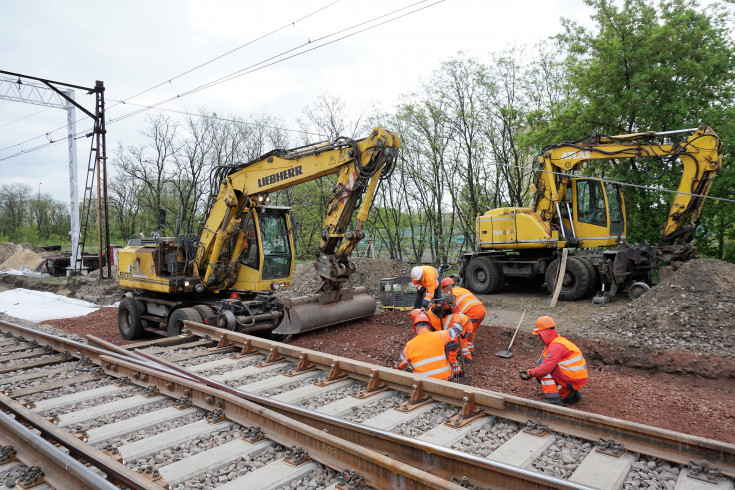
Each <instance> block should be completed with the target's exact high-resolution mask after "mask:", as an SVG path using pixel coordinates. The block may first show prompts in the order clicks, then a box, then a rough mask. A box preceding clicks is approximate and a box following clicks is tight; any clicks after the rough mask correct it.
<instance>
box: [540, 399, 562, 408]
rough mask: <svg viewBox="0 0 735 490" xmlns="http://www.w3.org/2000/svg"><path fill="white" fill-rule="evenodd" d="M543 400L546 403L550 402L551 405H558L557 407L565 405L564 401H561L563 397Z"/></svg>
mask: <svg viewBox="0 0 735 490" xmlns="http://www.w3.org/2000/svg"><path fill="white" fill-rule="evenodd" d="M541 401H542V402H544V403H548V404H549V405H556V406H557V407H563V406H564V403H563V402H562V401H561V398H544V399H543V400H541Z"/></svg>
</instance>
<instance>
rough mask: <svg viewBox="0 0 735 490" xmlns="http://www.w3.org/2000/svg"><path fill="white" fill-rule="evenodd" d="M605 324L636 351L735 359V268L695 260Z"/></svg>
mask: <svg viewBox="0 0 735 490" xmlns="http://www.w3.org/2000/svg"><path fill="white" fill-rule="evenodd" d="M600 322H601V323H602V324H605V325H607V326H608V327H609V328H610V329H614V331H617V332H618V333H619V334H620V335H622V337H623V338H627V339H628V340H630V341H631V342H632V343H633V344H634V346H637V345H640V346H646V347H650V348H652V349H656V350H658V349H674V348H689V349H696V350H700V351H702V350H704V351H706V352H717V353H723V352H726V353H732V354H735V344H734V342H735V339H734V338H733V337H734V336H735V264H731V263H728V262H723V261H720V260H709V259H698V260H691V261H689V262H687V263H685V264H684V265H682V266H681V267H680V268H679V269H678V270H677V271H676V272H674V273H673V274H672V275H671V276H670V277H668V278H666V279H665V280H663V281H661V282H660V283H659V284H658V285H656V286H655V287H653V288H651V290H650V291H648V292H646V293H645V294H643V295H642V296H640V297H639V298H637V299H635V300H634V301H631V302H630V303H628V304H627V305H626V306H625V307H624V308H623V309H621V310H619V311H617V312H615V313H612V314H608V315H601V317H600Z"/></svg>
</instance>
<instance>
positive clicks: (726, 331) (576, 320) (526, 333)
mask: <svg viewBox="0 0 735 490" xmlns="http://www.w3.org/2000/svg"><path fill="white" fill-rule="evenodd" d="M2 245H4V244H0V252H2V251H3V247H2ZM15 251H17V249H16V250H15ZM355 263H356V264H357V265H358V271H359V272H358V274H359V275H356V276H353V277H354V279H355V280H354V283H356V284H353V285H357V284H360V283H361V284H364V285H366V286H368V288H369V289H370V291H371V293H372V294H373V295H374V296H375V297H376V298H378V295H379V283H380V279H382V278H386V277H394V276H398V275H401V272H402V271H405V272H406V273H407V272H408V271H409V270H410V265H408V264H406V263H404V262H399V261H390V260H385V259H378V260H376V259H362V258H359V259H355ZM319 285H320V281H319V280H318V278H317V275H316V272H315V271H314V268H313V264H301V265H298V266H297V267H296V270H295V272H294V287H293V288H292V290H291V291H290V293H289V295H291V296H298V295H302V294H308V293H311V292H314V291H316V289H317V288H318V287H319ZM14 287H25V288H27V289H41V290H48V291H52V292H55V293H57V294H64V295H68V296H72V297H76V298H80V299H85V300H87V301H92V302H95V303H97V304H111V303H113V302H115V301H118V300H119V299H120V297H121V296H122V294H123V293H124V291H125V290H123V289H121V288H118V287H117V286H116V284H115V283H114V282H108V281H107V280H105V281H99V280H98V279H97V278H96V277H92V276H86V277H79V278H68V279H67V278H52V279H46V280H35V279H31V278H25V277H19V276H2V275H0V290H2V289H9V288H14ZM480 299H481V300H482V302H483V304H485V306H486V309H487V311H488V314H487V316H486V318H485V321H484V323H483V326H482V327H481V330H480V332H479V333H478V338H477V340H476V344H477V350H476V353H475V357H476V359H475V362H474V363H473V364H472V365H470V366H469V367H468V373H469V374H470V375H471V384H473V385H476V386H479V387H483V388H487V389H491V390H495V391H499V392H503V393H508V394H512V395H517V396H522V397H526V398H533V399H536V398H540V397H541V391H540V389H539V387H538V385H537V384H536V383H534V382H523V381H521V380H520V379H519V378H518V372H519V371H520V370H521V369H527V368H529V367H532V366H533V365H535V363H536V359H537V357H538V356H539V355H540V353H541V351H542V350H543V345H541V342H540V341H539V340H538V339H537V338H536V337H535V336H532V335H531V334H530V331H531V330H532V329H533V324H534V322H535V319H536V318H538V317H539V316H541V315H551V316H553V317H554V318H555V319H556V321H557V323H558V325H559V326H558V328H559V331H560V333H561V334H562V335H565V336H566V337H567V338H569V339H570V340H572V341H573V342H575V343H577V345H579V347H580V348H581V349H582V351H583V353H584V354H585V356H586V357H587V360H588V362H589V366H590V382H589V384H588V385H587V386H586V387H585V388H584V396H585V398H584V400H583V401H582V402H581V403H580V404H578V405H576V406H575V408H578V409H579V410H583V411H589V412H594V413H599V414H602V415H608V416H613V417H619V418H623V419H626V420H630V421H633V422H639V423H643V424H650V425H654V426H657V427H662V428H665V429H670V430H675V431H680V432H685V433H689V434H694V435H698V436H702V437H709V438H715V439H719V440H722V441H726V442H730V443H735V409H734V408H733V407H735V346H733V340H732V339H733V335H735V330H734V323H735V318H734V317H733V312H735V266H733V265H732V264H727V263H724V262H720V261H711V260H696V261H691V262H689V263H687V264H685V265H684V266H683V267H682V268H680V269H679V270H678V271H677V272H676V273H674V274H673V275H672V276H671V277H669V278H668V279H666V280H665V281H662V283H661V284H659V285H658V286H656V287H654V288H653V289H651V291H648V292H647V293H646V294H644V295H643V296H641V297H640V298H638V299H637V300H634V301H630V300H628V299H627V297H626V296H624V295H623V294H622V293H621V294H619V295H618V297H617V298H616V299H615V300H614V301H613V303H611V304H610V305H608V306H606V307H604V308H599V307H597V306H593V305H592V304H591V302H590V301H589V300H584V301H577V302H559V303H558V304H557V306H556V307H555V308H551V307H550V306H549V299H550V295H549V293H548V292H547V291H546V290H545V289H544V288H542V287H538V288H535V289H532V290H523V291H521V290H513V289H509V290H507V291H505V292H503V293H500V294H496V295H481V296H480ZM524 310H525V311H526V314H525V317H524V319H523V322H522V324H521V327H520V331H519V333H518V337H517V338H516V341H515V344H514V347H513V349H512V350H513V352H514V355H513V357H511V358H509V359H503V358H500V357H497V356H496V355H495V352H497V351H499V350H501V349H505V348H507V346H508V345H507V344H508V342H509V341H510V337H511V336H512V332H513V330H514V329H515V327H516V325H517V324H518V321H519V319H520V318H521V315H522V313H523V311H524ZM378 311H379V313H378V314H376V315H374V316H372V317H369V318H367V319H364V320H361V321H357V322H353V323H352V324H347V325H343V326H340V327H331V328H326V329H324V330H320V331H316V332H309V333H306V334H303V335H301V336H299V337H294V338H288V339H287V342H289V343H293V344H294V345H299V346H303V347H306V348H311V349H315V350H320V351H324V352H330V353H333V354H335V355H340V356H345V357H350V358H354V359H359V360H363V361H368V362H375V363H377V364H381V365H383V366H392V363H393V361H394V360H396V359H397V357H398V355H399V354H400V351H401V349H402V348H403V345H404V344H405V343H406V342H407V341H408V340H409V339H410V338H411V336H412V335H413V330H412V329H411V327H410V324H409V318H408V313H405V312H393V313H382V312H381V310H378ZM44 323H45V324H47V325H51V326H54V327H57V328H60V329H62V330H65V331H67V332H70V333H76V334H79V335H85V334H93V335H95V336H98V337H101V338H103V339H104V340H108V341H110V342H113V343H116V344H125V343H126V342H125V341H124V340H122V339H121V338H120V336H119V333H118V331H117V326H116V325H117V312H116V309H115V308H101V309H100V310H99V311H97V312H95V313H92V314H89V315H87V316H85V317H81V318H76V319H64V320H52V321H48V322H44ZM366 338H369V339H378V341H377V342H375V341H373V342H359V340H358V339H366ZM662 414H665V415H664V416H662Z"/></svg>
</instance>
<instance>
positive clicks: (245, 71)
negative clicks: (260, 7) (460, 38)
mask: <svg viewBox="0 0 735 490" xmlns="http://www.w3.org/2000/svg"><path fill="white" fill-rule="evenodd" d="M428 1H430V0H420V1H418V2H415V3H413V4H411V5H408V6H406V7H402V8H400V9H396V10H394V11H392V12H389V13H387V14H384V15H382V16H378V17H374V18H372V19H370V20H368V21H364V22H360V23H357V24H355V25H353V26H351V27H348V28H345V29H341V30H339V31H336V32H334V33H331V34H328V35H326V36H322V37H321V38H318V39H316V40H315V41H311V40H309V41H308V42H307V43H304V44H301V45H299V46H296V47H294V48H291V49H289V50H286V51H284V52H282V53H280V54H278V55H275V56H272V57H270V58H267V59H265V60H263V61H260V62H258V63H255V64H253V65H250V66H249V67H246V68H243V69H241V70H238V71H236V72H233V73H231V74H229V75H226V76H224V77H221V78H219V79H216V80H213V81H212V82H209V83H206V84H203V85H200V86H198V87H195V88H193V89H190V90H188V91H186V92H183V93H181V94H178V95H176V96H175V97H169V98H168V99H165V100H161V101H159V102H156V103H154V104H150V105H147V106H144V108H142V109H140V110H136V111H133V112H130V113H128V114H125V115H123V116H121V117H118V118H114V119H109V120H108V123H107V124H108V125H109V124H114V123H115V122H119V121H122V120H124V119H128V118H129V117H133V116H136V115H138V114H141V113H143V112H147V111H149V110H151V109H154V108H157V107H158V106H160V105H163V104H166V103H168V102H171V101H172V100H176V99H179V98H182V97H185V96H187V95H191V94H193V93H195V92H199V91H201V90H204V89H207V88H210V87H213V86H215V85H218V84H220V83H224V82H227V81H230V80H233V79H235V78H238V77H240V76H244V75H248V74H250V73H253V72H255V71H258V70H261V69H263V68H266V67H268V66H272V65H275V64H278V63H280V62H282V61H286V60H288V59H291V58H294V57H297V56H300V55H302V54H306V53H308V52H311V51H314V50H316V49H319V48H322V47H325V46H327V45H329V44H333V43H335V42H338V41H341V40H344V39H347V38H349V37H352V36H354V35H357V34H360V33H362V32H365V31H368V30H371V29H374V28H376V27H379V26H381V25H384V24H387V23H389V22H393V21H395V20H398V19H401V18H403V17H406V16H408V15H411V14H414V13H416V12H419V11H421V10H424V9H427V8H429V7H433V6H434V5H437V4H439V3H443V2H444V1H445V0H436V1H434V3H431V4H429V5H425V6H423V7H420V8H417V9H415V10H412V11H410V12H406V13H404V14H401V15H399V16H397V17H394V18H390V19H387V20H384V21H382V22H379V23H377V24H375V25H372V26H368V27H365V28H363V29H360V30H358V31H356V32H353V33H350V34H346V35H344V36H342V37H339V38H337V39H334V40H332V41H328V42H325V43H323V44H320V45H319V46H315V47H313V48H310V49H305V50H303V51H299V52H297V53H294V54H292V55H290V56H287V57H284V58H281V59H278V58H279V57H282V56H284V55H286V54H288V53H290V52H292V51H295V50H298V49H300V48H303V47H305V46H307V45H309V44H311V43H313V42H318V41H321V40H324V39H328V38H330V37H333V36H335V35H337V34H340V33H342V32H345V31H349V30H352V29H355V28H357V27H359V26H361V25H365V24H369V23H372V22H375V21H376V20H379V19H381V18H385V17H388V16H391V15H394V14H396V13H398V12H401V11H403V10H406V9H410V8H413V7H415V6H417V5H420V4H423V3H426V2H428ZM335 3H336V2H335ZM331 5H333V4H330V6H331ZM324 8H326V7H324ZM321 10H323V8H322V9H321ZM304 18H305V17H304ZM302 19H303V18H302ZM274 32H275V31H274ZM272 60H274V61H272ZM205 64H207V63H205ZM203 65H204V64H203ZM203 65H202V66H203ZM258 65H262V66H258ZM182 75H183V74H182ZM172 80H173V79H172ZM165 83H168V81H166V82H162V84H165ZM162 84H159V86H160V85H162ZM136 96H137V95H136ZM133 97H135V96H133ZM131 98H132V97H131ZM120 102H122V103H123V104H124V103H125V102H124V101H120ZM66 127H67V126H66V125H65V126H61V127H59V128H57V129H55V130H53V131H51V133H53V132H56V131H59V130H61V129H64V128H66ZM46 134H50V133H45V134H43V135H40V136H37V137H35V138H31V139H29V140H26V141H24V142H21V143H17V144H15V145H11V146H9V147H6V148H4V149H8V148H12V147H13V146H17V145H20V144H22V143H26V142H28V141H33V140H35V139H38V138H42V137H44V136H46ZM77 134H79V133H77ZM57 143H59V142H58V141H57V142H53V143H47V144H45V145H39V146H36V147H34V148H31V149H28V150H23V151H20V152H17V153H14V154H12V155H9V156H7V157H3V158H0V162H2V161H4V160H8V159H11V158H15V157H17V156H20V155H23V154H26V153H30V152H33V151H37V150H40V149H43V148H47V147H50V146H53V145H54V144H57Z"/></svg>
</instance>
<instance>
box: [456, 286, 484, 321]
mask: <svg viewBox="0 0 735 490" xmlns="http://www.w3.org/2000/svg"><path fill="white" fill-rule="evenodd" d="M452 296H454V301H453V302H452V306H456V307H457V311H458V312H459V313H462V314H464V315H467V316H468V317H470V319H474V318H475V317H478V318H479V317H480V316H482V317H485V307H484V306H483V305H482V302H481V301H480V300H479V299H477V297H476V296H475V295H474V294H472V293H471V292H470V291H469V290H468V289H465V288H460V287H452ZM470 311H472V312H476V314H475V315H471V314H470ZM480 312H482V314H481V315H480Z"/></svg>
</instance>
